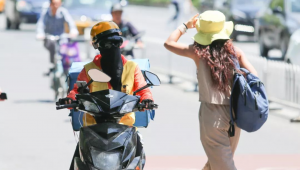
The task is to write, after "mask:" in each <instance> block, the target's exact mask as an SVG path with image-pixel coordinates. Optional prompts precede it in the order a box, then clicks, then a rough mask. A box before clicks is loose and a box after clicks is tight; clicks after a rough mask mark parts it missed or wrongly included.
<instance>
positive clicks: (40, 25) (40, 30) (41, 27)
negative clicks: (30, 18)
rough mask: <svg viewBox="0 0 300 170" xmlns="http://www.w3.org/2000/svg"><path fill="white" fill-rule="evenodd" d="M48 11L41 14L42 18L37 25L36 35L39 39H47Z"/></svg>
mask: <svg viewBox="0 0 300 170" xmlns="http://www.w3.org/2000/svg"><path fill="white" fill-rule="evenodd" d="M47 12H48V10H46V9H45V10H43V12H42V13H41V16H40V18H39V20H38V22H37V24H36V33H37V37H36V38H38V39H42V38H44V37H45V19H46V14H47Z"/></svg>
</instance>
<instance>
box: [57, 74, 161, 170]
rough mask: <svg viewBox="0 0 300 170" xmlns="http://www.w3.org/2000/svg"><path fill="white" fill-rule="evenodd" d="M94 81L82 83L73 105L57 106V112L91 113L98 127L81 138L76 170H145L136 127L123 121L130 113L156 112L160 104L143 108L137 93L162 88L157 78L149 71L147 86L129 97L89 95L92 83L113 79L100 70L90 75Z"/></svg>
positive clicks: (111, 92) (115, 93) (107, 92)
mask: <svg viewBox="0 0 300 170" xmlns="http://www.w3.org/2000/svg"><path fill="white" fill-rule="evenodd" d="M88 75H89V76H90V77H91V80H90V81H89V82H88V83H86V82H85V81H83V82H78V83H77V84H78V86H79V88H78V91H79V94H77V95H76V100H75V101H72V103H71V104H63V105H60V104H61V103H62V102H57V103H56V104H57V106H56V109H57V110H59V109H65V108H73V109H76V110H81V111H83V112H88V113H89V114H91V115H92V116H93V117H94V118H95V120H96V124H95V125H91V126H86V127H82V128H81V129H80V134H79V153H80V157H75V159H74V169H76V170H137V169H140V170H142V169H143V167H144V165H145V152H144V150H143V149H142V150H141V151H140V153H137V138H138V132H137V129H136V128H135V127H131V126H127V125H122V124H119V123H118V122H119V121H120V119H121V118H122V117H123V116H124V115H125V114H126V113H130V112H135V111H138V110H142V109H150V110H154V109H157V108H158V105H157V104H153V103H152V104H148V105H145V104H142V103H140V96H137V95H136V93H137V92H139V91H141V90H143V89H145V88H148V87H151V86H158V85H160V80H159V78H158V77H157V75H155V74H153V73H151V72H148V71H145V72H144V77H145V79H146V81H147V85H145V86H144V87H142V88H140V89H138V90H137V91H135V92H134V93H133V95H129V94H126V93H123V92H120V91H116V90H111V89H108V90H102V91H97V92H91V93H89V89H88V88H87V87H88V86H89V85H90V84H91V83H92V82H94V81H95V82H100V83H107V82H109V81H110V79H111V78H110V77H109V76H107V75H106V74H105V73H103V72H101V71H100V70H98V69H91V70H89V71H88Z"/></svg>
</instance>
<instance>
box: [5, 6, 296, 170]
mask: <svg viewBox="0 0 300 170" xmlns="http://www.w3.org/2000/svg"><path fill="white" fill-rule="evenodd" d="M127 9H128V10H127V16H129V17H130V19H131V21H132V22H133V24H135V25H137V28H138V29H140V30H145V31H146V35H145V37H144V40H145V43H146V47H147V48H146V56H145V57H147V58H150V62H151V68H157V67H158V68H163V67H166V65H167V64H168V60H166V58H167V56H168V55H169V53H168V52H167V51H166V50H164V48H163V47H162V45H163V42H164V40H165V39H166V38H167V36H168V34H169V33H170V30H169V29H167V28H166V25H167V24H166V23H167V19H168V17H169V16H168V15H169V14H168V10H167V9H161V8H145V7H138V8H136V7H128V8H127ZM0 27H1V28H0V87H1V88H2V90H3V91H5V92H7V94H8V98H9V100H8V101H5V102H1V103H0V115H1V119H0V139H1V140H0V170H15V169H22V170H33V169H34V170H35V169H43V170H50V169H51V170H53V169H57V170H60V169H67V168H68V166H69V163H70V159H71V157H72V155H73V152H74V149H75V145H76V142H75V139H74V136H73V132H72V129H71V125H70V122H69V118H68V117H67V115H68V111H67V110H61V111H56V110H55V105H54V101H53V97H54V94H53V92H52V91H51V89H50V80H49V78H48V77H43V76H42V74H43V73H44V72H46V71H47V69H48V68H49V67H50V65H49V57H48V53H47V51H46V50H45V49H44V47H43V43H42V42H40V41H36V40H35V31H34V28H35V26H34V25H22V26H21V28H22V30H21V31H13V30H12V31H6V30H4V29H3V28H4V16H3V15H0ZM193 34H194V33H193V30H189V32H188V33H187V34H186V35H184V37H183V38H182V39H181V40H180V41H182V42H185V43H186V42H189V43H190V42H191V39H190V37H191V36H192V35H193ZM235 44H236V45H237V46H239V47H240V48H242V49H243V50H244V51H245V53H246V55H247V57H251V56H257V55H258V45H257V44H256V43H252V42H244V43H235ZM81 47H82V48H81V49H82V52H84V48H83V47H84V46H82V45H81ZM174 57H175V59H176V62H174V63H173V67H181V68H180V69H181V70H183V71H184V70H187V69H190V70H191V71H193V68H189V65H188V64H191V63H192V61H189V60H188V59H186V58H180V57H178V56H174ZM189 62H190V63H189ZM186 63H187V64H186ZM152 71H153V72H155V69H152ZM194 71H195V70H194ZM155 73H156V72H155ZM191 74H195V73H193V72H191ZM158 75H159V76H160V78H161V80H162V82H163V84H162V85H161V86H160V87H155V88H153V89H152V92H153V95H154V99H155V102H156V103H158V104H159V109H158V110H157V111H156V117H155V121H153V122H151V124H150V125H149V127H148V128H147V129H141V128H140V129H139V130H140V131H141V133H142V134H143V138H144V146H145V150H146V155H147V164H146V169H148V170H156V169H157V170H167V169H170V170H196V169H197V170H198V169H201V168H202V167H203V166H204V164H205V162H206V160H207V158H206V157H205V153H204V150H203V148H202V145H201V143H200V136H199V124H198V109H199V106H200V103H199V102H198V94H197V93H194V92H186V90H191V89H192V88H193V86H192V84H191V83H188V82H187V83H182V81H181V79H177V78H176V79H175V80H174V82H175V84H174V85H169V84H167V83H166V82H168V79H167V77H166V76H165V74H163V73H159V74H158ZM295 114H297V113H295V111H294V110H292V109H290V108H285V107H283V109H282V110H277V111H272V112H271V113H270V116H269V119H268V121H267V123H266V124H265V125H264V126H263V128H262V129H260V130H259V131H258V132H255V133H246V132H243V133H242V134H241V139H240V143H239V145H238V148H237V152H236V156H235V162H236V166H237V168H238V169H241V170H299V169H300V161H299V160H300V124H292V123H290V122H289V118H291V117H292V116H294V115H295Z"/></svg>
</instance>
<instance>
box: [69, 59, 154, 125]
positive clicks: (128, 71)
mask: <svg viewBox="0 0 300 170" xmlns="http://www.w3.org/2000/svg"><path fill="white" fill-rule="evenodd" d="M100 61H101V55H97V56H96V57H95V58H94V60H93V61H92V62H90V63H88V64H86V65H85V66H84V69H82V71H81V72H80V73H79V75H78V78H77V81H86V82H87V83H88V82H89V81H90V77H89V76H88V74H87V72H88V71H89V70H90V69H99V70H102V69H101V63H100ZM122 62H123V73H122V78H121V83H122V86H124V85H125V86H124V87H125V88H123V87H122V88H121V89H122V90H121V91H122V92H124V93H127V94H131V95H132V94H133V92H134V91H136V90H138V89H139V88H141V87H143V86H145V85H146V84H147V83H146V81H145V79H144V76H143V74H142V72H141V70H140V68H139V67H138V65H137V64H136V63H134V62H133V61H128V60H127V59H126V58H125V57H124V56H123V55H122ZM89 89H90V92H95V91H100V90H106V89H112V86H111V84H110V83H109V82H108V83H99V82H93V83H92V84H90V85H89ZM77 90H78V86H77V84H74V88H73V90H72V91H70V93H69V95H68V96H67V97H68V98H71V99H73V100H75V95H76V94H78V91H77ZM137 95H138V96H141V98H140V100H141V101H142V100H144V99H151V100H153V98H152V93H151V92H150V89H149V88H146V89H144V90H141V91H140V92H138V93H137ZM134 122H135V114H134V113H133V112H132V113H127V114H126V115H124V116H123V117H122V118H121V120H120V122H119V123H120V124H125V125H128V126H132V125H133V124H134ZM83 123H84V126H89V125H93V124H95V123H96V121H95V119H94V118H93V117H92V116H91V115H90V114H84V116H83Z"/></svg>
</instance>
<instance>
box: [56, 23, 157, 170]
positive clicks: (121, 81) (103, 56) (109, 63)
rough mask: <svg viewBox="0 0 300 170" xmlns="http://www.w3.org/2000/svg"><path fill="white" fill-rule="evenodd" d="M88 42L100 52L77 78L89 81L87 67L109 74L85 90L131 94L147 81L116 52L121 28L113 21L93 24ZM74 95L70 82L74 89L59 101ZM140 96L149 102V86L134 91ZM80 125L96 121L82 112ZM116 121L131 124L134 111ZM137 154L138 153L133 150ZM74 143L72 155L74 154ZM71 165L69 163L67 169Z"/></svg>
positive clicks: (119, 42) (134, 64) (139, 71)
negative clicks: (102, 81) (90, 40)
mask: <svg viewBox="0 0 300 170" xmlns="http://www.w3.org/2000/svg"><path fill="white" fill-rule="evenodd" d="M91 37H92V44H93V46H94V48H95V49H98V50H99V51H100V54H99V55H97V56H95V58H94V60H93V61H92V62H90V63H88V64H86V65H85V66H84V68H83V70H82V71H81V72H80V73H79V75H78V78H77V81H85V82H87V83H88V82H89V81H90V79H91V78H90V77H89V75H88V74H87V73H88V71H89V70H90V69H98V70H101V71H103V72H104V73H106V74H107V75H108V76H110V77H111V80H110V82H108V83H99V82H93V83H92V84H91V85H89V87H88V88H89V91H90V92H95V91H101V90H106V89H114V90H118V91H121V92H123V93H127V94H131V95H132V94H133V92H134V91H136V90H138V89H140V88H141V87H143V86H145V85H146V84H147V83H146V81H145V79H144V77H143V74H142V72H141V70H140V68H139V67H138V65H137V64H136V63H135V62H133V61H129V60H127V59H126V58H125V57H124V56H123V55H121V52H120V46H121V45H122V43H123V39H122V37H121V31H120V29H119V27H118V25H117V24H116V23H114V22H113V21H103V22H99V23H97V24H96V25H94V26H93V27H92V29H91ZM76 94H78V86H77V84H74V88H73V90H72V91H70V93H69V94H68V96H67V98H65V99H62V100H63V101H62V102H65V103H66V104H67V103H71V100H75V95H76ZM137 95H138V96H140V97H141V98H140V100H141V103H143V104H145V105H146V106H147V105H149V104H151V103H153V98H152V93H151V92H150V89H149V88H146V89H143V90H141V91H139V92H137ZM82 119H83V126H89V125H93V124H96V121H95V119H94V117H93V116H91V115H90V114H87V113H85V114H84V115H83V118H82ZM119 123H120V124H124V125H128V126H133V124H134V123H135V113H133V112H132V113H127V114H126V115H124V116H123V117H122V118H121V119H120V121H119ZM137 143H138V144H137V145H138V146H137V150H141V149H142V144H141V142H140V139H139V137H138V142H137ZM137 153H140V152H137ZM78 155H79V153H78V146H77V149H76V151H75V154H74V157H75V156H78ZM72 168H73V163H72V164H71V168H70V169H72Z"/></svg>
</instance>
